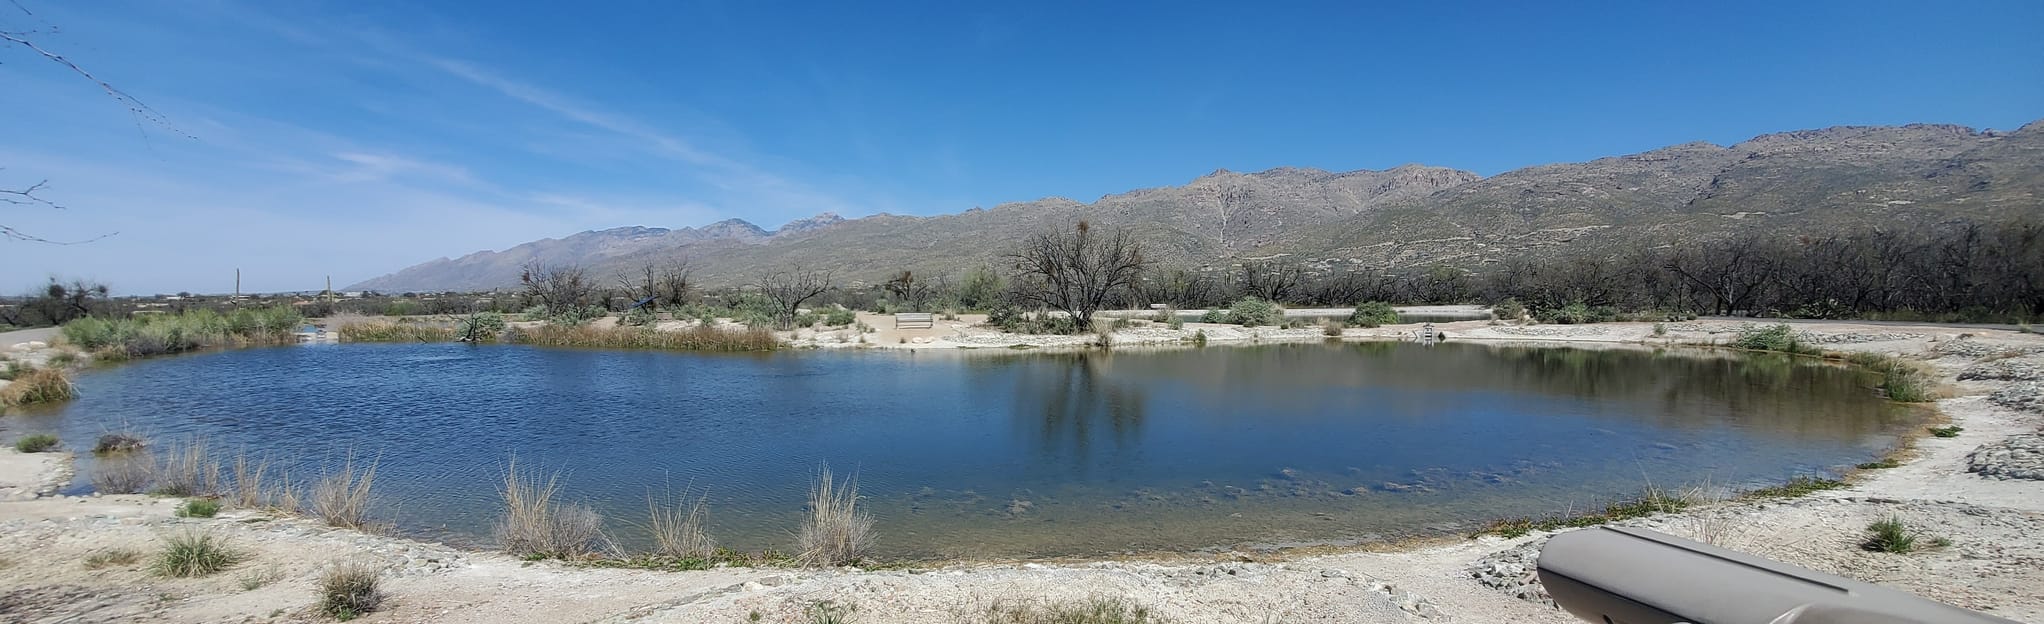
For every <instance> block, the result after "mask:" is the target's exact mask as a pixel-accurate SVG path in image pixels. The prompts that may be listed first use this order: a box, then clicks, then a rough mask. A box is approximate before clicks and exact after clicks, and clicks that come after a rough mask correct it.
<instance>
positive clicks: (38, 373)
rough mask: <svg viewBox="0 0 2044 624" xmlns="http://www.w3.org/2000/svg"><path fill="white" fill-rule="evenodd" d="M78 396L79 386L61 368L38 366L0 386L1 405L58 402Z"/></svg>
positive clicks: (15, 405) (16, 405)
mask: <svg viewBox="0 0 2044 624" xmlns="http://www.w3.org/2000/svg"><path fill="white" fill-rule="evenodd" d="M77 397H78V387H77V386H74V385H72V384H71V377H70V376H68V375H65V374H64V369H61V368H38V369H35V370H31V371H28V372H24V373H21V374H18V375H15V376H14V381H10V382H7V387H4V388H0V406H6V407H19V406H23V405H34V404H37V403H56V402H60V401H69V400H71V399H74V398H77Z"/></svg>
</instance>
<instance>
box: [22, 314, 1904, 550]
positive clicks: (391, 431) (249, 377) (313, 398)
mask: <svg viewBox="0 0 2044 624" xmlns="http://www.w3.org/2000/svg"><path fill="white" fill-rule="evenodd" d="M1873 382H1874V380H1871V379H1869V378H1868V377H1867V376H1866V375H1864V374H1862V373H1858V372H1854V371H1850V370H1846V369H1842V368H1838V367H1834V366H1827V365H1822V364H1816V363H1809V362H1803V361H1792V360H1788V359H1782V358H1769V357H1698V356H1695V355H1693V354H1692V355H1675V354H1656V353H1652V352H1647V351H1632V350H1594V351H1593V350H1580V349H1560V348H1528V347H1493V346H1482V345H1468V344H1446V345H1441V346H1437V347H1431V348H1429V347H1423V346H1420V345H1416V344H1411V343H1363V344H1285V345H1270V346H1254V347H1214V348H1206V349H1196V350H1163V351H1121V352H1115V353H1097V352H1096V353H1030V352H998V353H996V352H986V351H976V352H931V351H922V352H915V353H907V352H893V351H888V352H786V353H777V354H770V355H695V354H676V353H656V352H619V351H590V350H573V349H543V348H528V347H517V346H470V345H459V344H406V345H364V344H348V345H324V346H297V347H282V348H269V349H248V350H238V351H227V352H218V353H208V354H200V355H192V356H184V357H176V358H166V359H158V360H150V361H143V362H137V363H133V364H128V365H123V366H120V367H115V368H109V369H104V370H99V371H94V372H91V373H88V374H85V375H82V376H81V377H80V378H79V379H78V385H79V388H80V390H81V396H80V398H79V399H78V400H76V401H73V402H71V403H69V404H66V405H64V406H62V407H60V408H56V409H54V410H47V411H44V412H39V413H31V414H28V415H26V416H25V417H24V418H25V422H24V423H22V427H23V428H24V429H42V430H56V431H59V432H61V435H62V437H63V439H64V441H65V443H66V444H67V445H69V446H70V447H71V448H85V447H89V446H90V444H91V442H92V439H93V438H94V437H95V436H96V435H98V434H99V433H100V432H102V431H104V430H106V429H108V428H110V427H114V426H118V425H120V424H123V423H125V424H126V425H128V426H131V427H134V428H138V429H141V430H143V431H146V432H149V433H151V434H153V435H154V436H156V437H157V438H158V439H174V438H178V437H182V436H191V435H203V436H206V437H207V438H208V439H209V440H210V441H211V444H212V446H213V447H214V448H215V449H216V451H217V450H220V449H234V448H246V449H250V450H251V451H252V452H254V453H268V454H269V455H270V456H271V457H272V458H275V459H277V460H279V461H285V460H288V463H290V464H291V465H292V466H293V467H292V469H291V470H292V473H293V474H294V475H309V474H314V473H316V472H317V471H318V469H319V466H320V465H322V464H325V463H331V462H338V461H339V460H341V459H342V458H343V457H345V455H346V454H347V453H348V452H349V451H350V450H353V451H354V452H355V453H356V454H357V455H360V456H369V457H374V458H378V460H379V462H380V463H379V468H378V473H377V479H376V487H377V490H378V494H379V496H380V500H381V504H382V511H383V512H384V513H385V514H386V516H387V517H390V518H393V519H394V520H396V521H397V522H398V523H399V525H400V528H401V529H403V530H405V531H409V532H413V533H418V534H425V535H429V536H433V537H439V538H442V539H450V540H454V541H473V542H477V543H487V541H488V533H489V528H488V527H489V524H490V522H491V521H492V519H493V518H494V516H495V514H496V513H497V511H498V508H497V506H496V505H497V502H496V499H495V489H496V487H497V482H498V480H499V479H500V478H501V475H502V471H503V470H504V467H505V464H506V462H507V461H508V460H509V459H510V458H511V457H513V456H514V455H515V456H516V457H517V458H518V460H519V462H520V464H521V465H522V466H542V467H545V468H547V469H557V470H562V471H565V476H564V477H563V483H564V484H565V486H566V489H567V491H568V492H569V493H570V494H571V496H572V497H574V498H576V499H579V500H583V501H586V502H588V503H590V504H592V505H594V506H596V507H597V508H598V509H599V510H600V511H602V512H604V513H605V515H606V516H608V517H609V518H610V519H611V521H610V525H611V527H612V528H613V529H615V530H616V532H617V533H618V534H619V538H620V539H621V541H623V542H625V543H626V544H628V545H631V544H634V543H636V542H638V541H639V540H641V539H642V537H641V535H640V534H639V533H638V531H637V530H635V529H633V528H631V526H630V525H631V523H635V522H640V521H643V519H644V516H645V509H646V497H647V495H648V493H649V492H655V493H663V492H668V491H678V490H681V489H683V488H685V487H688V486H691V485H692V486H694V487H695V488H698V489H701V488H707V489H708V491H709V495H710V499H711V501H712V511H711V525H712V530H713V533H714V535H715V536H716V537H717V538H718V539H719V541H720V543H722V544H724V545H728V546H731V547H734V548H740V549H759V548H783V549H785V548H787V544H788V542H790V541H791V539H790V535H791V533H792V531H793V529H794V528H795V526H796V525H797V522H798V519H799V515H800V513H801V511H802V509H803V494H804V490H805V488H806V487H807V484H808V482H809V480H810V476H811V475H812V474H813V473H814V471H815V470H816V468H817V466H818V465H820V464H822V463H824V462H829V464H830V465H831V466H832V467H833V468H835V469H836V470H837V471H839V472H840V473H845V472H853V471H856V473H857V475H858V479H859V484H860V486H861V492H862V493H863V494H864V495H865V496H866V497H867V499H866V504H867V505H869V507H870V508H871V510H872V512H873V514H874V515H875V516H876V517H878V519H879V525H878V529H879V532H880V541H879V548H878V551H879V553H878V554H880V555H883V556H891V557H924V556H931V557H945V556H972V557H1004V556H1025V557H1026V556H1060V555H1097V554H1104V553H1115V552H1124V551H1151V550H1196V549H1202V548H1211V547H1227V546H1237V545H1269V544H1306V543H1344V542H1353V541H1357V540H1370V539H1385V538H1392V537H1399V536H1407V535H1422V534H1431V533H1441V532H1447V531H1456V530H1466V529H1468V528H1470V527H1473V526H1475V525H1476V524H1479V523H1480V522H1481V521H1482V520H1485V519H1489V518H1494V517H1499V516H1506V515H1530V514H1544V513H1551V512H1559V511H1562V510H1565V509H1570V508H1574V509H1582V508H1584V507H1586V506H1589V505H1591V504H1594V503H1596V502H1598V501H1601V500H1603V499H1607V498H1609V497H1613V496H1617V495H1622V494H1625V493H1629V492H1636V491H1638V490H1639V489H1640V487H1641V486H1642V485H1643V484H1644V483H1645V482H1648V481H1651V482H1653V483H1655V484H1664V485H1665V484H1683V483H1692V482H1697V481H1701V480H1706V479H1707V480H1709V481H1711V482H1714V483H1718V484H1733V485H1741V484H1757V483H1762V482H1771V481H1779V480H1782V479H1785V478H1787V477H1788V476H1791V475H1794V474H1801V473H1823V472H1830V471H1834V470H1836V469H1838V468H1840V467H1843V466H1849V465H1851V464H1854V463H1858V462H1861V461H1865V460H1867V459H1868V458H1871V457H1874V456H1876V455H1878V454H1880V453H1881V452H1882V451H1883V450H1884V449H1886V448H1887V447H1888V446H1889V445H1890V444H1892V443H1893V441H1894V438H1895V434H1896V433H1897V432H1898V431H1900V430H1901V429H1903V428H1906V427H1909V426H1913V423H1915V422H1916V419H1917V418H1918V417H1917V416H1916V415H1915V414H1914V413H1913V412H1912V411H1910V410H1909V409H1907V408H1903V407H1900V406H1896V405H1893V404H1888V403H1886V402H1884V401H1881V400H1879V399H1878V398H1877V397H1876V396H1875V395H1874V393H1873V392H1872V390H1871V389H1870V386H1871V384H1872V383H1873ZM81 469H82V470H81V472H83V471H89V470H90V469H91V466H90V462H89V460H86V461H84V462H83V464H82V465H81ZM88 484H89V479H86V478H84V477H82V476H81V478H80V479H79V483H78V484H77V485H74V486H73V487H74V489H83V488H87V487H89V485H88Z"/></svg>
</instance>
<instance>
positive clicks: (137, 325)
mask: <svg viewBox="0 0 2044 624" xmlns="http://www.w3.org/2000/svg"><path fill="white" fill-rule="evenodd" d="M303 321H304V318H303V317H301V316H300V315H299V314H298V311H296V310H293V309H290V308H288V307H281V306H279V307H270V308H253V309H252V308H242V309H237V310H234V311H232V312H227V313H221V312H215V311H213V310H210V309H200V310H193V311H189V312H185V313H181V314H147V315H137V316H134V317H130V318H101V317H84V318H79V319H76V320H72V321H70V322H67V323H65V324H64V330H63V335H64V339H65V340H68V341H70V342H71V344H73V345H76V346H78V347H79V348H83V349H86V350H89V351H91V352H93V354H94V355H95V357H104V358H106V359H114V360H119V359H126V358H136V357H149V356H156V355H167V354H172V353H182V352H185V351H193V350H198V349H208V348H216V347H231V346H243V345H252V344H277V343H284V342H291V341H293V340H296V338H294V337H293V335H292V334H293V332H294V331H296V329H297V327H298V325H299V323H301V322H303Z"/></svg>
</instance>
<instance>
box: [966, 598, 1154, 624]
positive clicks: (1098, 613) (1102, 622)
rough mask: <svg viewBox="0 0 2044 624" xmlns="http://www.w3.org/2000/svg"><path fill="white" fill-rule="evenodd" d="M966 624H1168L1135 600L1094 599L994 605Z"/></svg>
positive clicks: (1014, 602) (977, 612)
mask: <svg viewBox="0 0 2044 624" xmlns="http://www.w3.org/2000/svg"><path fill="white" fill-rule="evenodd" d="M960 621H961V622H962V623H964V624H1167V623H1169V622H1171V620H1169V619H1166V618H1164V617H1162V616H1158V615H1156V614H1155V613H1152V612H1151V611H1150V608H1149V607H1146V606H1143V605H1142V604H1141V603H1138V602H1136V601H1133V600H1129V599H1126V598H1119V597H1111V596H1095V597H1091V598H1085V599H1080V600H1055V601H1007V602H995V603H994V604H992V605H988V606H987V607H986V608H984V609H980V610H978V611H976V612H970V613H968V614H966V615H965V616H964V617H961V618H960Z"/></svg>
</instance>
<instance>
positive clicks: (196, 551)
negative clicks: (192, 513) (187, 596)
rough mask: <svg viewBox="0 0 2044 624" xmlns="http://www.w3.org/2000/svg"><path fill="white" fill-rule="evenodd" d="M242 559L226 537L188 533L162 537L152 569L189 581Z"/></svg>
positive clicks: (197, 532)
mask: <svg viewBox="0 0 2044 624" xmlns="http://www.w3.org/2000/svg"><path fill="white" fill-rule="evenodd" d="M241 559H242V554H241V553H240V552H239V551H236V550H234V549H232V548H230V547H228V545H227V539H226V538H223V537H220V536H218V535H214V534H212V533H208V532H203V531H189V530H188V531H185V532H182V533H178V534H175V535H171V536H169V537H166V538H164V545H163V551H162V552H159V553H157V554H156V562H155V564H154V565H153V566H151V569H153V570H154V571H155V572H156V573H157V574H159V575H162V576H169V577H177V578H190V577H195V576H206V575H208V574H212V573H214V572H219V571H221V570H225V569H227V568H229V567H231V566H233V565H234V564H235V563H237V562H240V561H241Z"/></svg>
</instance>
